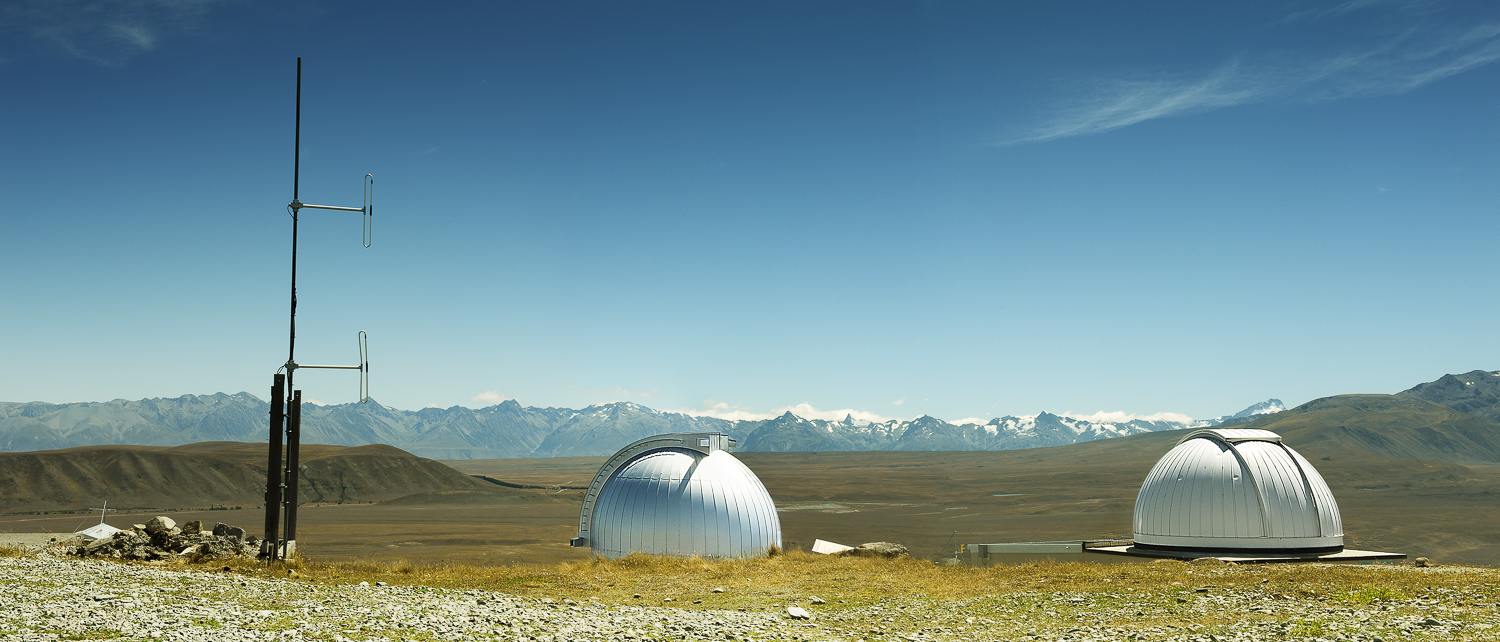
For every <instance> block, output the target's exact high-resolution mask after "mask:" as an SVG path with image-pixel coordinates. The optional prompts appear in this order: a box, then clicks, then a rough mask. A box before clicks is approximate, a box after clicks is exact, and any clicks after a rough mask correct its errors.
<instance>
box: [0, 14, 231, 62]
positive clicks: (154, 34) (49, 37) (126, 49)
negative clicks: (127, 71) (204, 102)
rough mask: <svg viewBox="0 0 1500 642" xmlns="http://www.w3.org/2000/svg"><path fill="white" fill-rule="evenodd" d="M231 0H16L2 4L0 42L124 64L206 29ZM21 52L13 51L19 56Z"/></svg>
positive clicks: (11, 45)
mask: <svg viewBox="0 0 1500 642" xmlns="http://www.w3.org/2000/svg"><path fill="white" fill-rule="evenodd" d="M229 1H232V0H13V1H11V2H6V3H3V4H0V41H8V43H9V46H10V48H12V49H15V48H18V47H22V46H26V45H24V44H22V43H23V42H25V40H24V39H23V38H18V37H15V36H14V35H10V36H8V37H6V32H12V33H16V32H19V33H20V34H24V35H25V36H29V37H30V46H31V48H32V53H39V52H52V53H61V54H63V55H66V56H71V57H74V58H81V59H84V60H90V61H93V62H97V63H100V64H103V65H108V66H117V65H121V64H124V63H125V61H126V60H128V59H129V58H130V57H132V56H134V55H136V54H139V53H141V52H145V51H152V50H154V49H156V48H157V47H158V46H159V45H160V43H161V42H162V41H163V40H164V39H166V38H171V37H176V36H181V35H185V34H189V33H194V32H197V31H201V30H202V29H204V28H205V17H206V16H207V14H208V13H209V12H210V11H211V10H212V9H214V8H215V7H216V6H218V5H222V4H226V3H227V2H229ZM15 53H16V52H15V51H12V52H11V54H12V55H14V54H15Z"/></svg>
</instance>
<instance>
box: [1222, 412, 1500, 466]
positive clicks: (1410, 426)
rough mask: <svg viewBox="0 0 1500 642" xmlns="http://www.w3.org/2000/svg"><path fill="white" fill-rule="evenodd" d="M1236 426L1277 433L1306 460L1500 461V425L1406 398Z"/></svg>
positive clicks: (1290, 414)
mask: <svg viewBox="0 0 1500 642" xmlns="http://www.w3.org/2000/svg"><path fill="white" fill-rule="evenodd" d="M1234 427H1235V428H1259V429H1263V430H1270V431H1272V432H1275V433H1278V434H1280V435H1281V436H1282V437H1283V438H1285V439H1286V441H1287V443H1288V444H1291V445H1292V446H1293V447H1295V448H1297V449H1298V450H1299V451H1301V452H1302V454H1303V455H1305V456H1307V457H1308V458H1318V457H1325V456H1335V457H1336V456H1339V455H1352V454H1353V453H1369V454H1373V455H1380V456H1383V457H1394V458H1397V459H1435V460H1438V461H1446V462H1450V463H1455V464H1463V465H1476V464H1479V465H1483V464H1494V463H1500V424H1497V423H1495V422H1493V421H1490V420H1488V419H1485V418H1483V417H1479V416H1475V415H1470V414H1465V413H1462V412H1458V411H1456V410H1453V409H1452V408H1449V407H1447V406H1443V405H1439V404H1436V403H1433V402H1431V401H1426V400H1423V399H1418V398H1416V397H1413V396H1408V395H1339V396H1336V397H1324V398H1322V399H1315V400H1313V401H1309V402H1307V403H1305V404H1302V405H1300V406H1297V407H1296V408H1293V409H1291V410H1288V411H1286V412H1280V413H1277V414H1274V415H1270V416H1268V417H1265V418H1263V419H1259V420H1256V421H1253V422H1251V423H1248V424H1244V425H1241V426H1234Z"/></svg>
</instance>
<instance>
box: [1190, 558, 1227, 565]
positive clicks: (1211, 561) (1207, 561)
mask: <svg viewBox="0 0 1500 642" xmlns="http://www.w3.org/2000/svg"><path fill="white" fill-rule="evenodd" d="M1188 563H1189V564H1193V565H1195V566H1227V565H1229V564H1230V562H1226V561H1224V560H1221V559H1219V558H1217V557H1199V558H1194V559H1193V561H1191V562H1188Z"/></svg>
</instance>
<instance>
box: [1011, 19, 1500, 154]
mask: <svg viewBox="0 0 1500 642" xmlns="http://www.w3.org/2000/svg"><path fill="white" fill-rule="evenodd" d="M1496 60H1500V23H1490V24H1481V25H1477V26H1472V27H1467V28H1464V29H1456V30H1450V31H1444V32H1439V31H1438V30H1435V29H1432V28H1424V29H1421V30H1419V29H1415V28H1413V29H1410V30H1408V31H1406V32H1403V33H1401V34H1399V35H1397V36H1394V37H1392V38H1390V39H1388V40H1387V41H1386V42H1383V43H1380V44H1379V45H1377V46H1373V47H1369V48H1366V49H1364V50H1360V51H1351V52H1345V53H1341V54H1338V55H1333V56H1323V57H1320V58H1315V59H1312V60H1310V61H1309V60H1306V59H1304V60H1303V61H1302V62H1284V61H1283V62H1273V61H1271V60H1266V61H1256V62H1252V61H1248V60H1245V59H1234V60H1230V61H1228V62H1225V63H1223V64H1222V65H1220V66H1219V67H1218V68H1216V69H1214V70H1213V71H1211V72H1209V73H1208V74H1206V75H1200V76H1188V75H1158V76H1156V77H1152V78H1138V79H1111V80H1104V81H1094V82H1092V83H1091V84H1090V86H1089V87H1087V88H1086V89H1084V90H1083V91H1082V92H1080V93H1079V95H1078V97H1077V98H1075V99H1073V100H1071V101H1069V102H1068V103H1067V104H1064V105H1062V106H1061V107H1059V108H1057V109H1056V110H1055V113H1054V115H1053V116H1052V117H1050V118H1046V119H1044V120H1043V121H1042V122H1040V123H1038V124H1036V125H1034V126H1032V127H1030V128H1029V129H1027V130H1025V131H1024V132H1022V133H1021V134H1020V135H1018V136H1015V137H1013V138H1011V139H1009V140H1007V141H1005V143H1006V144H1019V143H1033V142H1042V141H1049V140H1056V139H1060V138H1069V137H1073V136H1087V135H1090V134H1099V133H1103V132H1107V131H1111V130H1115V129H1119V128H1121V127H1129V126H1130V125H1134V124H1137V123H1141V122H1145V121H1148V120H1155V119H1158V118H1168V117H1173V116H1186V115H1191V114H1197V113H1202V112H1207V111H1212V110H1216V109H1223V108H1226V107H1233V106H1236V105H1244V104H1251V103H1258V102H1268V101H1273V100H1289V101H1306V102H1316V101H1326V100H1340V99H1345V98H1354V97H1369V96H1383V95H1391V94H1400V93H1404V92H1408V91H1411V90H1414V89H1417V88H1419V87H1422V86H1423V85H1427V84H1430V83H1433V82H1436V81H1439V80H1442V79H1444V78H1448V77H1450V76H1454V75H1457V74H1460V73H1463V72H1465V71H1468V70H1470V69H1474V68H1476V67H1481V66H1484V65H1488V64H1490V63H1493V62H1495V61H1496Z"/></svg>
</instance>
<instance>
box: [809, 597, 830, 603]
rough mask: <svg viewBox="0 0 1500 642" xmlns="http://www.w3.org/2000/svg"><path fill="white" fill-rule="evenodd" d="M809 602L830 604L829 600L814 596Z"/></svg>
mask: <svg viewBox="0 0 1500 642" xmlns="http://www.w3.org/2000/svg"><path fill="white" fill-rule="evenodd" d="M807 601H809V602H812V603H813V604H827V603H828V601H827V600H825V599H823V598H821V597H818V596H816V595H814V596H812V597H810V598H807Z"/></svg>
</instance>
